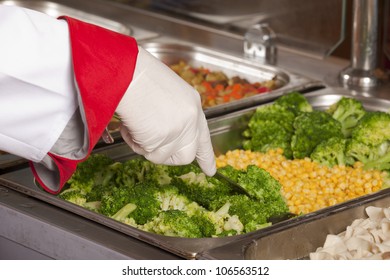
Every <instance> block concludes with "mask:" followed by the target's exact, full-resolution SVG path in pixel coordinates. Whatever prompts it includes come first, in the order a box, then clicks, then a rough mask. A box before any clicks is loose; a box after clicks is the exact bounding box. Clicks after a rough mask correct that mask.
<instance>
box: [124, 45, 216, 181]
mask: <svg viewBox="0 0 390 280" xmlns="http://www.w3.org/2000/svg"><path fill="white" fill-rule="evenodd" d="M117 113H118V115H119V116H120V118H121V120H122V127H121V135H122V137H123V139H124V140H125V141H126V143H127V144H128V145H129V146H130V147H131V148H132V149H133V150H134V152H136V153H138V154H140V155H143V156H144V157H145V158H147V159H148V160H150V161H152V162H154V163H157V164H167V165H182V164H188V163H191V162H192V161H193V160H194V159H195V158H196V160H197V162H198V164H199V166H200V167H201V168H202V170H203V172H204V173H205V174H206V175H209V176H212V175H214V173H215V171H216V165H215V158H214V152H213V148H212V145H211V140H210V133H209V129H208V126H207V121H206V118H205V115H204V113H203V110H202V107H201V103H200V96H199V93H198V92H196V91H195V89H193V88H192V87H191V86H190V85H189V84H187V83H186V82H185V81H184V80H182V79H181V78H180V77H179V76H178V75H177V74H176V73H174V72H173V71H172V70H171V69H170V68H169V67H168V66H166V65H165V64H163V63H162V62H160V61H159V60H158V59H157V58H155V57H153V56H152V55H151V54H150V53H148V52H147V51H145V50H144V49H142V48H141V47H139V53H138V58H137V64H136V68H135V72H134V77H133V81H132V82H131V84H130V86H129V88H128V90H127V92H126V93H125V95H124V97H123V98H122V100H121V102H120V103H119V105H118V108H117Z"/></svg>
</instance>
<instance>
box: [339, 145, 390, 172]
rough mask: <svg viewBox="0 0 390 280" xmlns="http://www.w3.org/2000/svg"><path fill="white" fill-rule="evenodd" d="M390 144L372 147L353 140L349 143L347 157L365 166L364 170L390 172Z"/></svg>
mask: <svg viewBox="0 0 390 280" xmlns="http://www.w3.org/2000/svg"><path fill="white" fill-rule="evenodd" d="M389 147H390V146H389V142H388V141H384V142H383V143H382V144H379V145H376V146H371V145H367V144H364V143H362V142H359V141H357V140H355V139H351V140H350V141H348V142H347V146H346V155H347V156H349V157H351V158H353V159H354V160H356V161H360V162H362V163H363V164H364V169H367V170H371V169H375V170H381V171H382V170H390V149H389Z"/></svg>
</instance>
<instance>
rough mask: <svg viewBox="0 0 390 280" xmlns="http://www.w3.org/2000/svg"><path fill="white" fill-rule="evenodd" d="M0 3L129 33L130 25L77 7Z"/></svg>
mask: <svg viewBox="0 0 390 280" xmlns="http://www.w3.org/2000/svg"><path fill="white" fill-rule="evenodd" d="M0 5H9V6H19V7H24V8H28V9H32V10H36V11H39V12H42V13H45V14H47V15H50V16H52V17H55V18H57V17H59V16H62V15H67V16H70V17H74V18H77V19H80V20H83V21H86V22H89V23H92V24H95V25H99V26H101V27H104V28H107V29H110V30H113V31H116V32H119V33H123V34H126V35H131V34H132V30H131V27H130V26H127V25H125V24H123V23H120V22H117V21H114V20H110V19H108V18H104V17H101V16H98V15H95V14H92V13H88V12H83V11H80V10H78V9H75V8H72V7H69V6H65V5H62V4H58V3H55V2H51V1H26V0H24V1H23V0H6V1H0Z"/></svg>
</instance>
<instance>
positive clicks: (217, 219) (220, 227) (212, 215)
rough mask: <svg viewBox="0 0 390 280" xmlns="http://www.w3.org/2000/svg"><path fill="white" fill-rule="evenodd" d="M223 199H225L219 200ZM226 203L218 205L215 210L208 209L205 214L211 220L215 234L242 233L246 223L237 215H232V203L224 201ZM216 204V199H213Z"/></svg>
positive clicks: (229, 234)
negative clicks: (230, 211)
mask: <svg viewBox="0 0 390 280" xmlns="http://www.w3.org/2000/svg"><path fill="white" fill-rule="evenodd" d="M219 201H221V202H222V201H223V200H219ZM223 203H224V204H222V205H218V208H215V210H214V211H206V212H204V215H205V216H206V217H207V218H208V219H209V220H210V221H211V223H212V224H213V225H214V228H215V236H231V235H237V234H241V233H242V232H243V230H244V225H243V224H242V222H241V221H240V219H239V218H238V217H237V216H236V215H230V214H229V209H230V206H231V203H230V202H228V201H223ZM213 204H214V206H216V201H213Z"/></svg>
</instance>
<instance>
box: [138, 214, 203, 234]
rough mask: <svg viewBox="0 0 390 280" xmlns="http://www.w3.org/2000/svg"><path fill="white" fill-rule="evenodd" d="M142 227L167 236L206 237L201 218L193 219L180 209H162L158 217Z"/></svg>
mask: <svg viewBox="0 0 390 280" xmlns="http://www.w3.org/2000/svg"><path fill="white" fill-rule="evenodd" d="M142 229H143V230H146V231H149V232H153V233H157V234H162V235H166V236H178V237H188V238H201V237H204V236H203V233H202V231H201V229H200V226H199V220H198V219H193V218H192V217H190V216H189V215H187V214H186V213H185V212H183V211H180V210H167V211H162V212H160V213H159V214H158V216H157V217H156V218H154V219H153V220H151V221H149V222H148V223H147V224H144V226H143V227H142Z"/></svg>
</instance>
